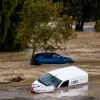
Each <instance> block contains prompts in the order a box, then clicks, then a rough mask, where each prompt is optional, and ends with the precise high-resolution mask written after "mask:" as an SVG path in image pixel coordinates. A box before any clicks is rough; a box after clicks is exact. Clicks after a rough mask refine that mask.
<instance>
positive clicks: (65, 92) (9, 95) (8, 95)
mask: <svg viewBox="0 0 100 100" xmlns="http://www.w3.org/2000/svg"><path fill="white" fill-rule="evenodd" d="M87 92H88V85H83V86H74V87H71V88H70V89H68V87H65V88H60V89H57V90H56V91H54V92H52V93H41V94H31V93H30V91H29V87H12V88H9V89H8V91H0V100H2V99H5V100H6V99H7V100H8V99H15V98H25V99H27V100H28V99H32V100H33V99H41V98H42V99H43V98H48V97H50V98H53V97H54V98H60V97H64V96H68V97H69V96H72V97H73V96H78V95H79V96H87V94H88V93H87Z"/></svg>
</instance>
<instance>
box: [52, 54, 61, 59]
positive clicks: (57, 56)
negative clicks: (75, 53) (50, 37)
mask: <svg viewBox="0 0 100 100" xmlns="http://www.w3.org/2000/svg"><path fill="white" fill-rule="evenodd" d="M53 58H61V56H60V55H57V54H53Z"/></svg>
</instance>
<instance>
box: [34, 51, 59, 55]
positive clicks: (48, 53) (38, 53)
mask: <svg viewBox="0 0 100 100" xmlns="http://www.w3.org/2000/svg"><path fill="white" fill-rule="evenodd" d="M43 54H57V53H52V52H42V53H37V54H36V55H43Z"/></svg>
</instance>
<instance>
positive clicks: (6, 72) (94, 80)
mask: <svg viewBox="0 0 100 100" xmlns="http://www.w3.org/2000/svg"><path fill="white" fill-rule="evenodd" d="M84 31H85V32H87V31H88V32H93V26H92V27H89V26H86V27H84ZM78 34H79V36H78V38H77V40H73V41H71V42H69V43H68V45H67V47H66V48H67V49H66V50H65V51H63V52H60V54H62V55H64V56H68V57H71V58H73V59H74V60H75V64H74V65H75V66H77V67H80V68H82V69H83V70H86V71H87V72H88V73H89V82H88V84H83V85H77V86H72V87H64V88H59V89H57V90H55V91H54V92H52V93H42V94H32V93H30V86H31V83H30V85H28V86H19V87H8V88H7V90H0V100H100V39H97V37H98V36H99V35H98V34H95V33H89V34H87V33H86V34H83V33H78ZM30 56H31V53H30V50H29V52H28V54H27V53H24V52H21V53H17V52H16V53H0V82H1V81H6V79H7V78H10V77H14V76H15V75H19V74H22V75H24V77H28V78H30V77H31V78H33V76H35V74H36V75H38V74H40V75H42V74H43V73H44V70H45V69H49V68H50V67H51V68H52V69H53V68H59V67H61V66H67V65H45V67H44V66H30V65H29V60H30ZM39 71H41V73H39ZM45 71H47V70H45ZM91 74H92V75H91ZM38 77H39V76H38ZM3 78H4V79H3Z"/></svg>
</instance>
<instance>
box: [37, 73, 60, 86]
mask: <svg viewBox="0 0 100 100" xmlns="http://www.w3.org/2000/svg"><path fill="white" fill-rule="evenodd" d="M38 81H39V82H40V83H42V84H43V85H45V86H49V85H54V86H55V87H58V86H59V84H60V83H61V82H62V81H61V80H60V79H58V78H57V77H55V76H53V75H51V74H49V73H47V74H45V75H44V76H42V77H41V78H40V79H38Z"/></svg>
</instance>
